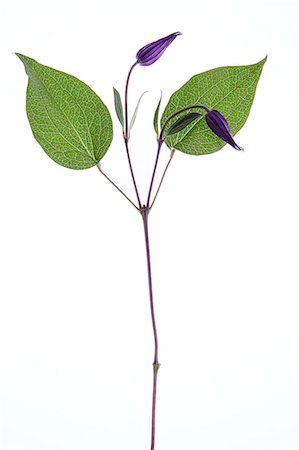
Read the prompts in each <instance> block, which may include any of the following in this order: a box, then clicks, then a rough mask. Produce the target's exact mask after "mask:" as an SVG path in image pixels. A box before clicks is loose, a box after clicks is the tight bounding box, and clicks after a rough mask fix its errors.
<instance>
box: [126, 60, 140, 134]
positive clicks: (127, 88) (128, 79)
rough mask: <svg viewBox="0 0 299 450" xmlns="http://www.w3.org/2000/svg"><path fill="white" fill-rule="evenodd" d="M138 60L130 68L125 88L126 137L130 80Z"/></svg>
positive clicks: (127, 131) (127, 132)
mask: <svg viewBox="0 0 299 450" xmlns="http://www.w3.org/2000/svg"><path fill="white" fill-rule="evenodd" d="M137 64H138V62H137V61H136V62H135V63H134V64H133V65H132V67H131V68H130V70H129V73H128V76H127V81H126V88H125V131H124V138H125V139H129V124H128V122H129V121H128V92H129V81H130V77H131V73H132V71H133V69H134V67H135V66H137Z"/></svg>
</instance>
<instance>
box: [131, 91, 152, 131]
mask: <svg viewBox="0 0 299 450" xmlns="http://www.w3.org/2000/svg"><path fill="white" fill-rule="evenodd" d="M147 92H148V91H144V92H143V93H142V94H141V95H140V97H139V100H138V102H137V105H136V108H135V111H134V114H133V116H132V119H131V122H130V126H129V131H130V130H132V128H133V125H134V123H135V120H136V116H137V113H138V109H139V105H140V102H141V99H142V97H143V96H144V94H146V93H147Z"/></svg>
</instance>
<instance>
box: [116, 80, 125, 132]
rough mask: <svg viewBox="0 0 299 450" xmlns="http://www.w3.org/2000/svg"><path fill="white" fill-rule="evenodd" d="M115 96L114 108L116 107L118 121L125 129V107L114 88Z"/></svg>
mask: <svg viewBox="0 0 299 450" xmlns="http://www.w3.org/2000/svg"><path fill="white" fill-rule="evenodd" d="M113 94H114V106H115V112H116V115H117V117H118V120H119V121H120V123H121V125H122V127H124V126H125V125H124V123H125V121H124V111H123V105H122V102H121V97H120V94H119V92H118V90H117V89H115V88H113Z"/></svg>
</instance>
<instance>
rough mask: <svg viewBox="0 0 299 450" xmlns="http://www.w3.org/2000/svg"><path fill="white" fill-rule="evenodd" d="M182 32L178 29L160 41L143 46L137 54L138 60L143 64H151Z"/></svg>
mask: <svg viewBox="0 0 299 450" xmlns="http://www.w3.org/2000/svg"><path fill="white" fill-rule="evenodd" d="M180 34H182V33H180V32H179V31H177V32H176V33H172V34H170V35H169V36H165V37H164V38H161V39H159V40H158V41H154V42H151V43H150V44H147V45H145V46H144V47H142V48H141V49H140V50H139V51H138V52H137V55H136V59H137V62H138V63H139V64H140V65H141V66H150V65H151V64H153V63H154V62H156V61H157V59H159V58H160V56H162V54H163V53H164V52H165V50H166V49H167V47H168V46H169V45H170V44H171V43H172V41H173V40H174V39H175V38H176V37H177V36H179V35H180Z"/></svg>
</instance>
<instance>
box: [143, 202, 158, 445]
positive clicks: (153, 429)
mask: <svg viewBox="0 0 299 450" xmlns="http://www.w3.org/2000/svg"><path fill="white" fill-rule="evenodd" d="M148 213H149V208H148V207H147V206H143V208H142V209H141V214H142V219H143V225H144V237H145V248H146V261H147V273H148V287H149V299H150V309H151V318H152V327H153V334H154V341H155V351H154V361H153V395H152V427H151V450H154V449H155V432H156V398H157V374H158V370H159V367H160V364H159V362H158V333H157V326H156V319H155V310H154V297H153V285H152V270H151V255H150V244H149V233H148Z"/></svg>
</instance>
